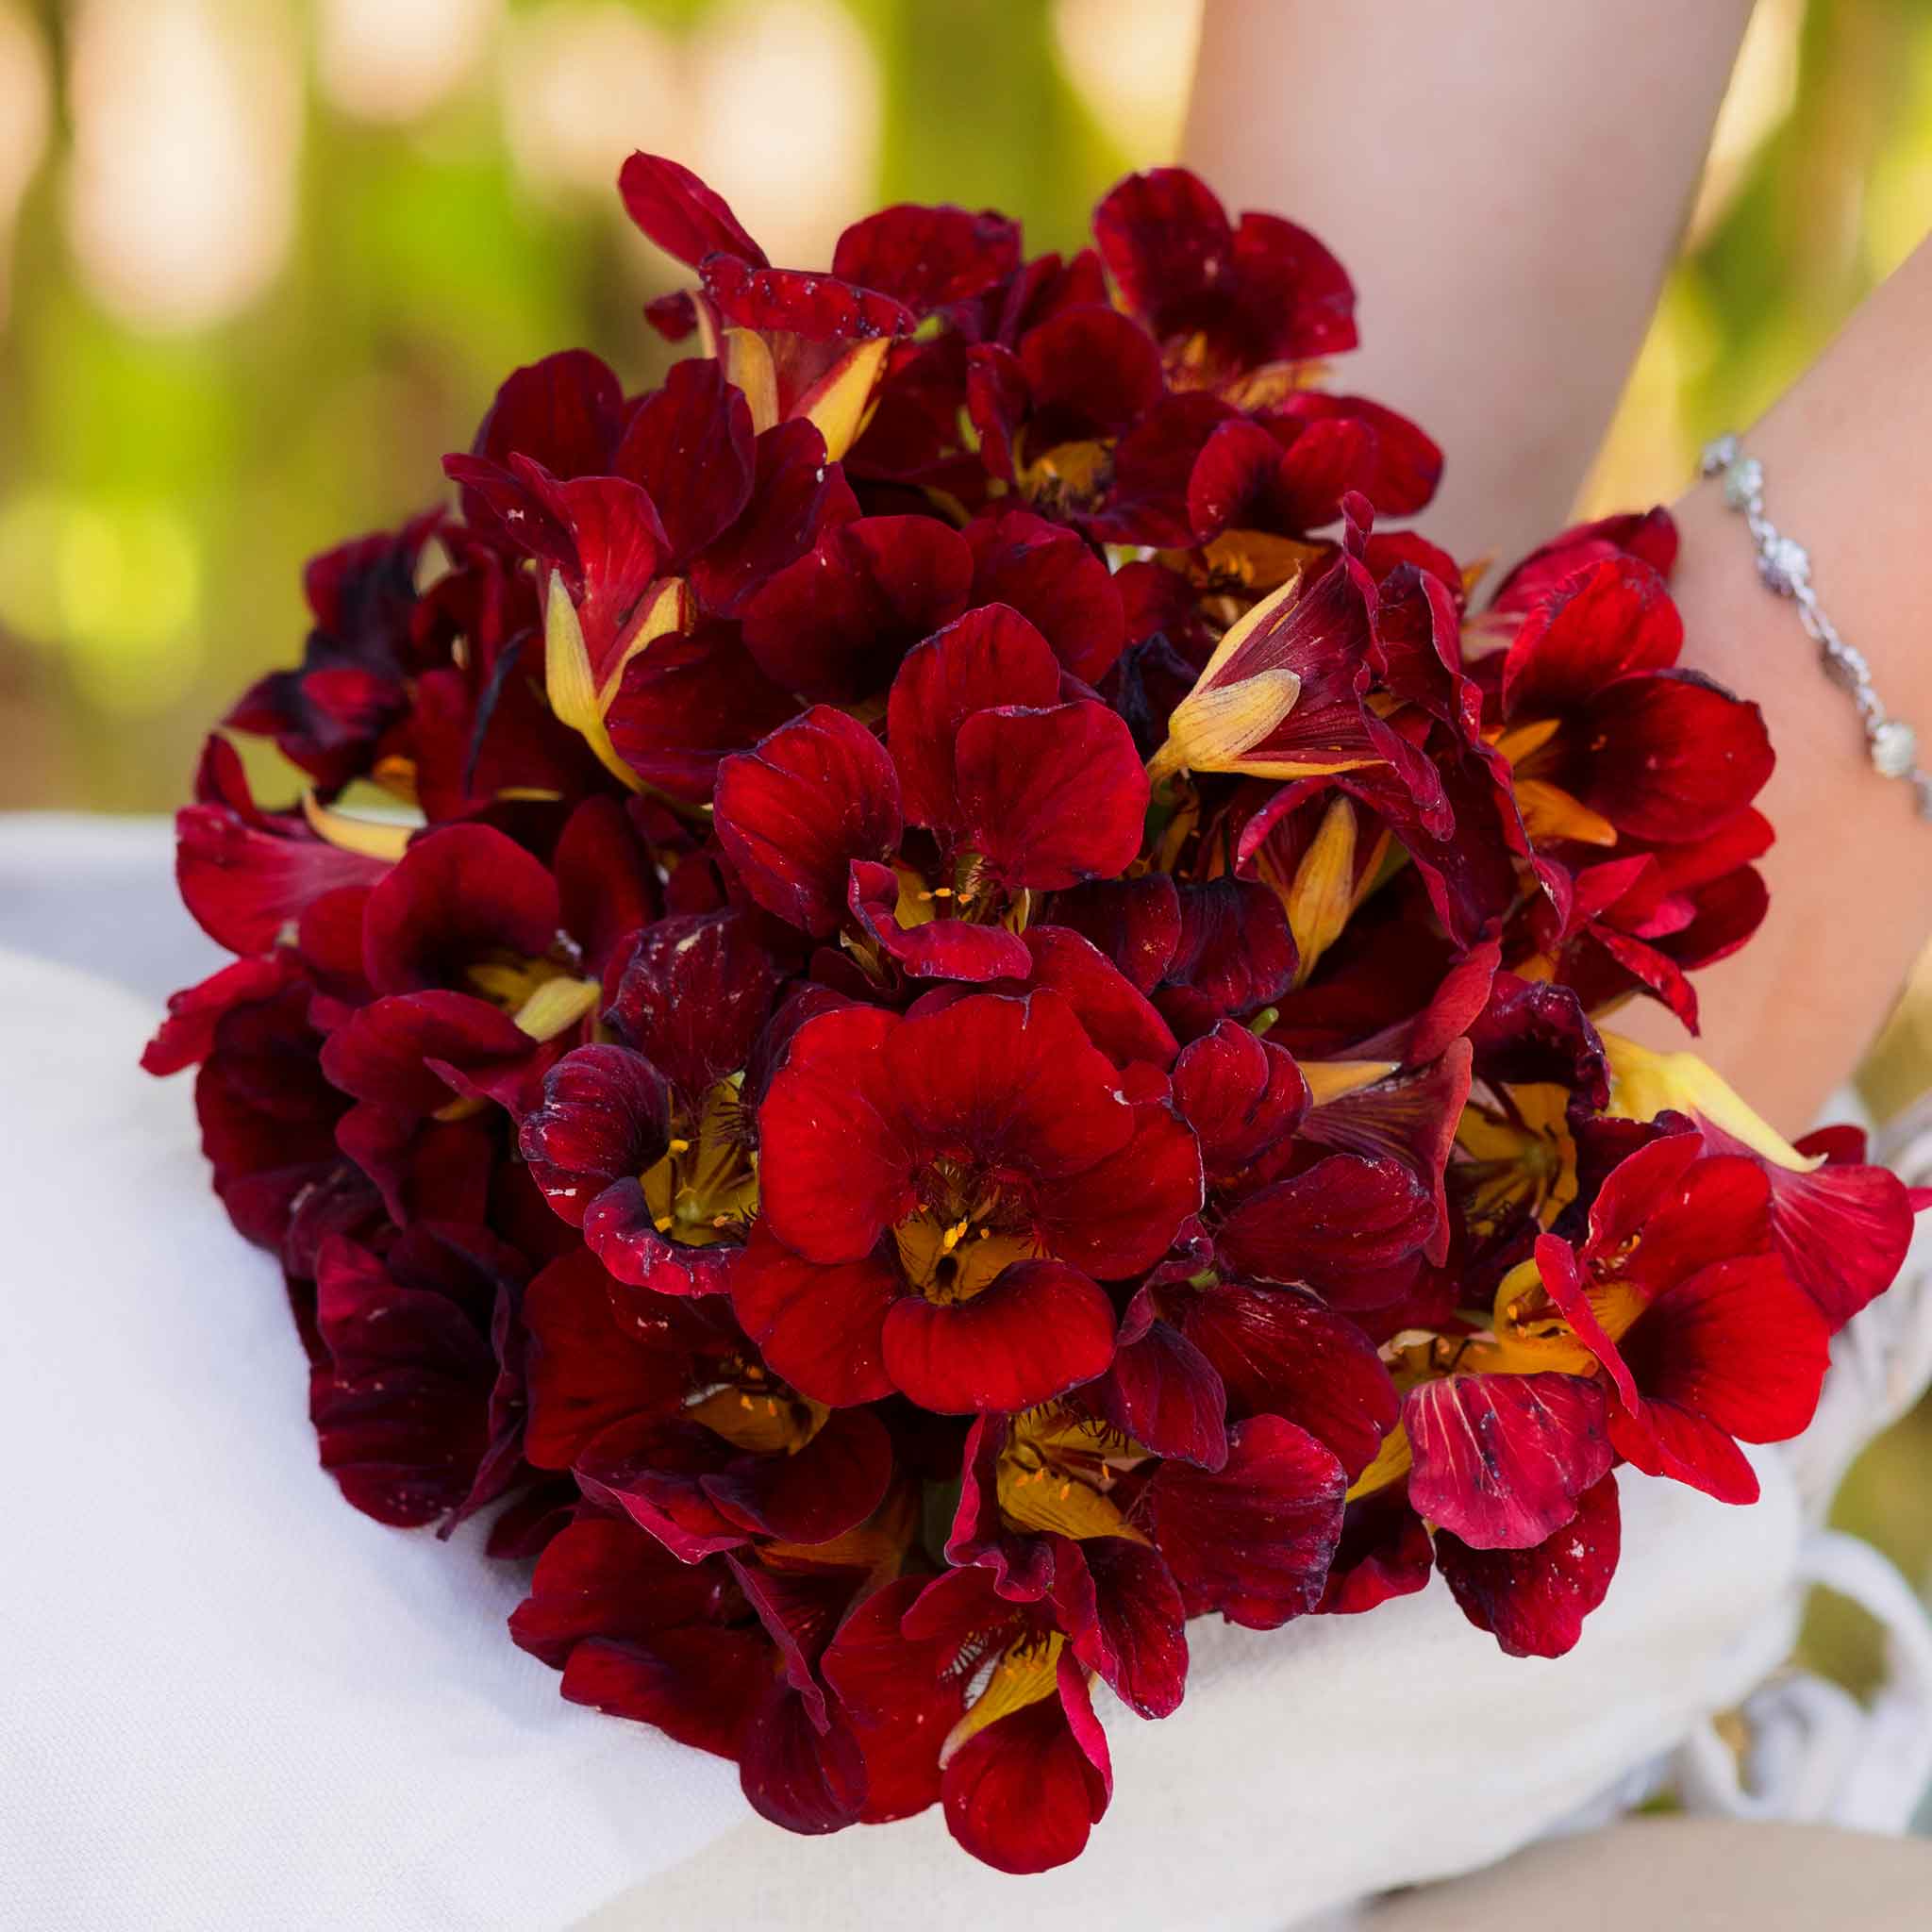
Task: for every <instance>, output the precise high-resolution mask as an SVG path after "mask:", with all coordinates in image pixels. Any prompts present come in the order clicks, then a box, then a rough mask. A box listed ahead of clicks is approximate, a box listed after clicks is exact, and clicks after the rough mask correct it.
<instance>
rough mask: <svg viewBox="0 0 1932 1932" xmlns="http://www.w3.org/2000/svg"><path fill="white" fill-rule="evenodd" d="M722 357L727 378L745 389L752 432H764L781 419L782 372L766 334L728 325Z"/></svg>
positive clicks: (721, 346) (720, 344)
mask: <svg viewBox="0 0 1932 1932" xmlns="http://www.w3.org/2000/svg"><path fill="white" fill-rule="evenodd" d="M702 306H703V305H702V304H701V305H700V308H702ZM718 360H719V361H720V362H722V363H723V364H724V379H725V381H727V382H731V383H736V384H737V386H738V387H739V388H740V389H741V390H742V391H744V399H745V401H746V402H747V403H748V404H749V405H750V406H751V426H752V433H753V434H754V435H757V436H762V435H763V434H764V433H765V431H766V430H767V429H770V428H772V427H774V425H776V423H777V421H778V372H777V370H776V369H775V368H774V366H773V363H772V351H771V349H770V348H769V346H767V344H766V341H765V339H764V337H763V336H761V335H759V334H758V331H757V330H756V329H749V328H727V329H726V330H725V331H724V334H723V335H722V336H721V337H720V338H719V340H718Z"/></svg>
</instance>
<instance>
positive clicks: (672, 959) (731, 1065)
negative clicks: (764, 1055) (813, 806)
mask: <svg viewBox="0 0 1932 1932" xmlns="http://www.w3.org/2000/svg"><path fill="white" fill-rule="evenodd" d="M783 983H784V972H783V969H782V968H781V967H780V965H779V963H778V962H777V961H776V960H775V959H774V958H773V957H772V955H771V954H770V952H769V951H767V950H766V948H765V947H764V946H763V945H761V944H760V943H759V941H758V935H757V932H756V931H755V929H754V921H753V920H752V919H751V918H748V917H746V916H745V915H744V914H743V913H740V912H706V913H698V914H694V915H687V916H685V917H682V918H676V919H662V920H659V921H658V923H657V924H654V925H652V926H650V927H648V928H647V929H646V930H645V931H644V932H643V933H642V934H641V936H640V937H639V940H638V942H637V946H636V948H635V950H634V951H633V952H632V954H631V956H630V958H629V960H628V961H627V962H626V963H625V969H624V972H623V974H622V976H621V977H620V978H619V980H618V983H617V995H616V997H615V998H614V999H613V1000H612V1001H611V1003H610V1008H609V1011H608V1013H607V1015H606V1016H605V1017H606V1018H607V1019H608V1022H609V1024H611V1025H612V1026H613V1027H614V1028H615V1029H616V1030H617V1032H618V1033H620V1034H621V1035H622V1036H623V1037H624V1039H625V1040H626V1041H629V1042H630V1044H631V1045H632V1046H634V1047H636V1048H637V1050H638V1051H639V1052H640V1053H641V1054H642V1055H643V1056H644V1057H645V1058H647V1059H648V1060H649V1061H650V1062H651V1064H652V1065H653V1066H654V1067H656V1068H657V1069H658V1071H659V1072H660V1073H662V1074H664V1075H665V1077H666V1078H667V1079H669V1080H670V1082H671V1083H672V1085H673V1086H674V1087H675V1089H676V1090H677V1091H678V1092H680V1093H681V1094H682V1095H684V1097H685V1100H686V1102H687V1104H689V1105H693V1106H694V1105H695V1104H696V1103H697V1102H698V1101H699V1100H700V1099H701V1098H702V1097H703V1095H704V1094H705V1092H706V1091H707V1090H708V1089H709V1088H711V1087H712V1086H714V1085H715V1084H716V1083H717V1082H718V1081H720V1080H722V1079H724V1076H725V1075H726V1074H735V1073H738V1072H740V1071H741V1069H742V1068H743V1066H744V1063H745V1060H746V1059H747V1058H748V1057H749V1056H750V1053H751V1049H752V1042H753V1041H755V1040H756V1039H757V1038H758V1030H759V1028H760V1027H762V1026H763V1024H764V1023H765V1021H766V1019H767V1018H768V1017H769V1015H770V1013H771V1010H772V1003H773V1001H774V998H775V997H776V995H777V992H778V989H779V987H780V986H781V985H782V984H783Z"/></svg>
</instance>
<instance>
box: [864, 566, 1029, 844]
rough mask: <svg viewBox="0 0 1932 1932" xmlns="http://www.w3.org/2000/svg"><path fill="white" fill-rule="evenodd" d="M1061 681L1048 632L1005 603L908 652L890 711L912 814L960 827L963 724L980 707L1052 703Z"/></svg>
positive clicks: (889, 732)
mask: <svg viewBox="0 0 1932 1932" xmlns="http://www.w3.org/2000/svg"><path fill="white" fill-rule="evenodd" d="M1059 689H1060V676H1059V666H1058V664H1057V663H1056V661H1055V659H1054V655H1053V652H1052V651H1051V650H1050V649H1049V648H1048V646H1047V642H1046V640H1045V639H1044V638H1042V637H1041V635H1040V633H1039V632H1038V631H1037V630H1036V629H1034V627H1033V625H1030V624H1029V623H1028V622H1027V621H1026V620H1025V619H1024V617H1022V616H1021V615H1020V613H1019V612H1018V611H1016V610H1012V609H1009V608H1008V607H1007V606H1006V605H1004V604H990V605H987V606H985V607H984V608H979V609H974V610H969V611H968V612H967V613H966V614H965V616H963V617H960V618H958V619H956V620H955V621H954V622H953V623H952V624H949V625H946V626H945V627H944V628H943V629H942V630H941V631H939V632H937V633H936V634H935V635H934V636H932V637H930V638H928V639H927V640H926V641H924V643H922V644H919V645H916V646H915V647H914V648H913V649H912V650H911V651H910V652H908V654H907V657H906V661H905V662H904V663H903V664H902V665H900V667H899V674H898V675H897V676H896V677H895V678H894V679H893V680H892V691H891V700H890V702H889V704H888V707H887V711H886V742H887V744H888V745H889V746H890V747H891V754H892V764H893V766H894V768H895V769H896V770H897V772H898V774H899V794H900V798H901V801H902V808H903V809H904V812H905V815H906V818H907V820H908V823H909V824H915V825H935V826H942V827H946V828H948V829H954V828H958V827H959V826H960V824H961V815H960V806H959V789H958V774H957V771H956V767H955V762H954V758H955V754H954V747H955V744H956V743H957V741H958V737H959V727H960V726H961V725H962V724H965V723H966V721H967V719H969V718H970V717H972V716H973V714H974V712H975V711H984V710H989V709H992V708H995V707H998V706H1003V705H1027V706H1033V707H1045V706H1050V705H1052V704H1054V703H1055V702H1056V701H1057V700H1058V697H1059Z"/></svg>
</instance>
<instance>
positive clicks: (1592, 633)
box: [1503, 557, 1684, 718]
mask: <svg viewBox="0 0 1932 1932" xmlns="http://www.w3.org/2000/svg"><path fill="white" fill-rule="evenodd" d="M1683 643H1684V625H1683V620H1682V619H1681V618H1680V617H1679V616H1678V615H1677V607H1676V606H1675V605H1674V603H1672V601H1671V595H1670V592H1669V591H1667V590H1666V589H1665V588H1664V580H1663V579H1662V577H1660V576H1658V575H1657V572H1656V571H1654V570H1653V569H1651V568H1650V566H1649V565H1648V564H1646V563H1643V562H1641V560H1639V559H1637V558H1630V557H1616V558H1610V559H1607V560H1606V561H1604V562H1602V563H1599V564H1597V565H1596V566H1595V567H1594V568H1592V569H1591V570H1590V571H1589V572H1588V574H1587V575H1583V576H1580V577H1578V578H1577V579H1576V580H1575V581H1574V582H1573V583H1572V584H1570V585H1568V586H1567V587H1566V588H1565V589H1564V590H1563V591H1561V593H1560V594H1558V595H1556V596H1553V597H1551V598H1549V599H1548V600H1546V601H1545V602H1544V603H1542V604H1541V605H1540V606H1539V607H1538V608H1536V609H1535V610H1533V611H1532V612H1531V614H1530V616H1529V618H1528V619H1527V620H1526V621H1525V622H1524V625H1523V627H1522V629H1520V630H1519V631H1518V632H1517V634H1516V639H1515V641H1514V642H1513V643H1512V644H1511V645H1510V646H1509V654H1508V656H1507V658H1505V659H1504V663H1503V708H1504V712H1505V714H1506V715H1507V716H1508V717H1511V718H1518V717H1521V718H1549V717H1557V716H1559V715H1560V714H1562V713H1563V712H1565V711H1568V710H1571V709H1574V708H1576V707H1578V706H1580V705H1583V704H1586V703H1588V702H1589V701H1590V699H1591V697H1592V696H1593V695H1594V693H1596V692H1597V691H1601V690H1602V689H1603V687H1604V686H1605V685H1607V684H1609V683H1610V682H1612V681H1613V680H1614V679H1616V678H1619V677H1628V676H1630V675H1633V674H1634V673H1637V672H1642V671H1661V670H1663V669H1665V668H1666V667H1668V666H1670V665H1673V664H1674V663H1675V662H1676V661H1677V653H1678V652H1679V651H1680V650H1681V649H1682V648H1683Z"/></svg>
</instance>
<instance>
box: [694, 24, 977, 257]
mask: <svg viewBox="0 0 1932 1932" xmlns="http://www.w3.org/2000/svg"><path fill="white" fill-rule="evenodd" d="M691 51H692V55H693V61H692V68H693V71H692V74H691V92H692V99H693V103H694V108H695V115H694V123H693V125H692V128H691V166H692V167H694V168H695V169H696V170H697V171H698V173H699V174H700V175H703V176H704V177H705V178H706V179H707V180H708V181H709V182H710V183H711V184H712V185H713V186H714V187H715V188H717V189H718V191H719V192H721V193H722V194H723V195H724V198H725V200H727V201H728V202H730V203H731V205H732V207H733V208H736V209H737V211H738V215H739V218H740V219H741V221H742V222H743V223H744V224H745V225H746V227H747V228H749V229H750V231H751V232H752V233H753V234H754V235H756V236H757V237H758V240H759V241H760V242H762V243H763V244H764V247H765V249H766V252H767V253H768V254H770V255H771V256H772V257H773V258H774V259H776V260H779V261H789V262H796V263H799V264H801V265H812V264H816V263H819V262H823V261H826V260H829V259H830V258H831V251H832V243H833V242H835V241H837V239H838V236H839V230H840V229H841V228H842V227H843V226H844V225H845V224H846V223H847V222H849V221H850V220H852V219H853V217H854V216H855V215H858V214H861V213H863V212H864V211H865V209H866V208H867V207H868V206H869V205H870V204H871V203H872V202H873V201H874V200H875V199H876V196H875V194H874V181H875V176H876V170H877V166H878V150H879V122H880V75H879V67H878V61H877V59H876V58H874V54H873V51H872V48H871V46H870V44H869V43H868V42H867V41H866V38H865V36H864V34H862V33H861V32H860V31H859V29H858V26H857V25H855V23H854V21H853V18H852V16H851V14H849V13H848V12H847V11H846V10H845V9H844V8H842V7H841V6H838V5H836V4H835V0H738V4H734V5H731V6H727V7H724V8H721V9H719V10H718V11H717V12H715V13H712V14H709V15H708V16H707V18H706V20H705V22H704V24H703V25H701V26H700V28H699V29H698V32H697V36H696V39H695V42H694V43H693V46H692V50H691ZM961 81H962V83H963V84H967V85H970V84H971V82H970V77H969V76H965V75H962V76H961Z"/></svg>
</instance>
